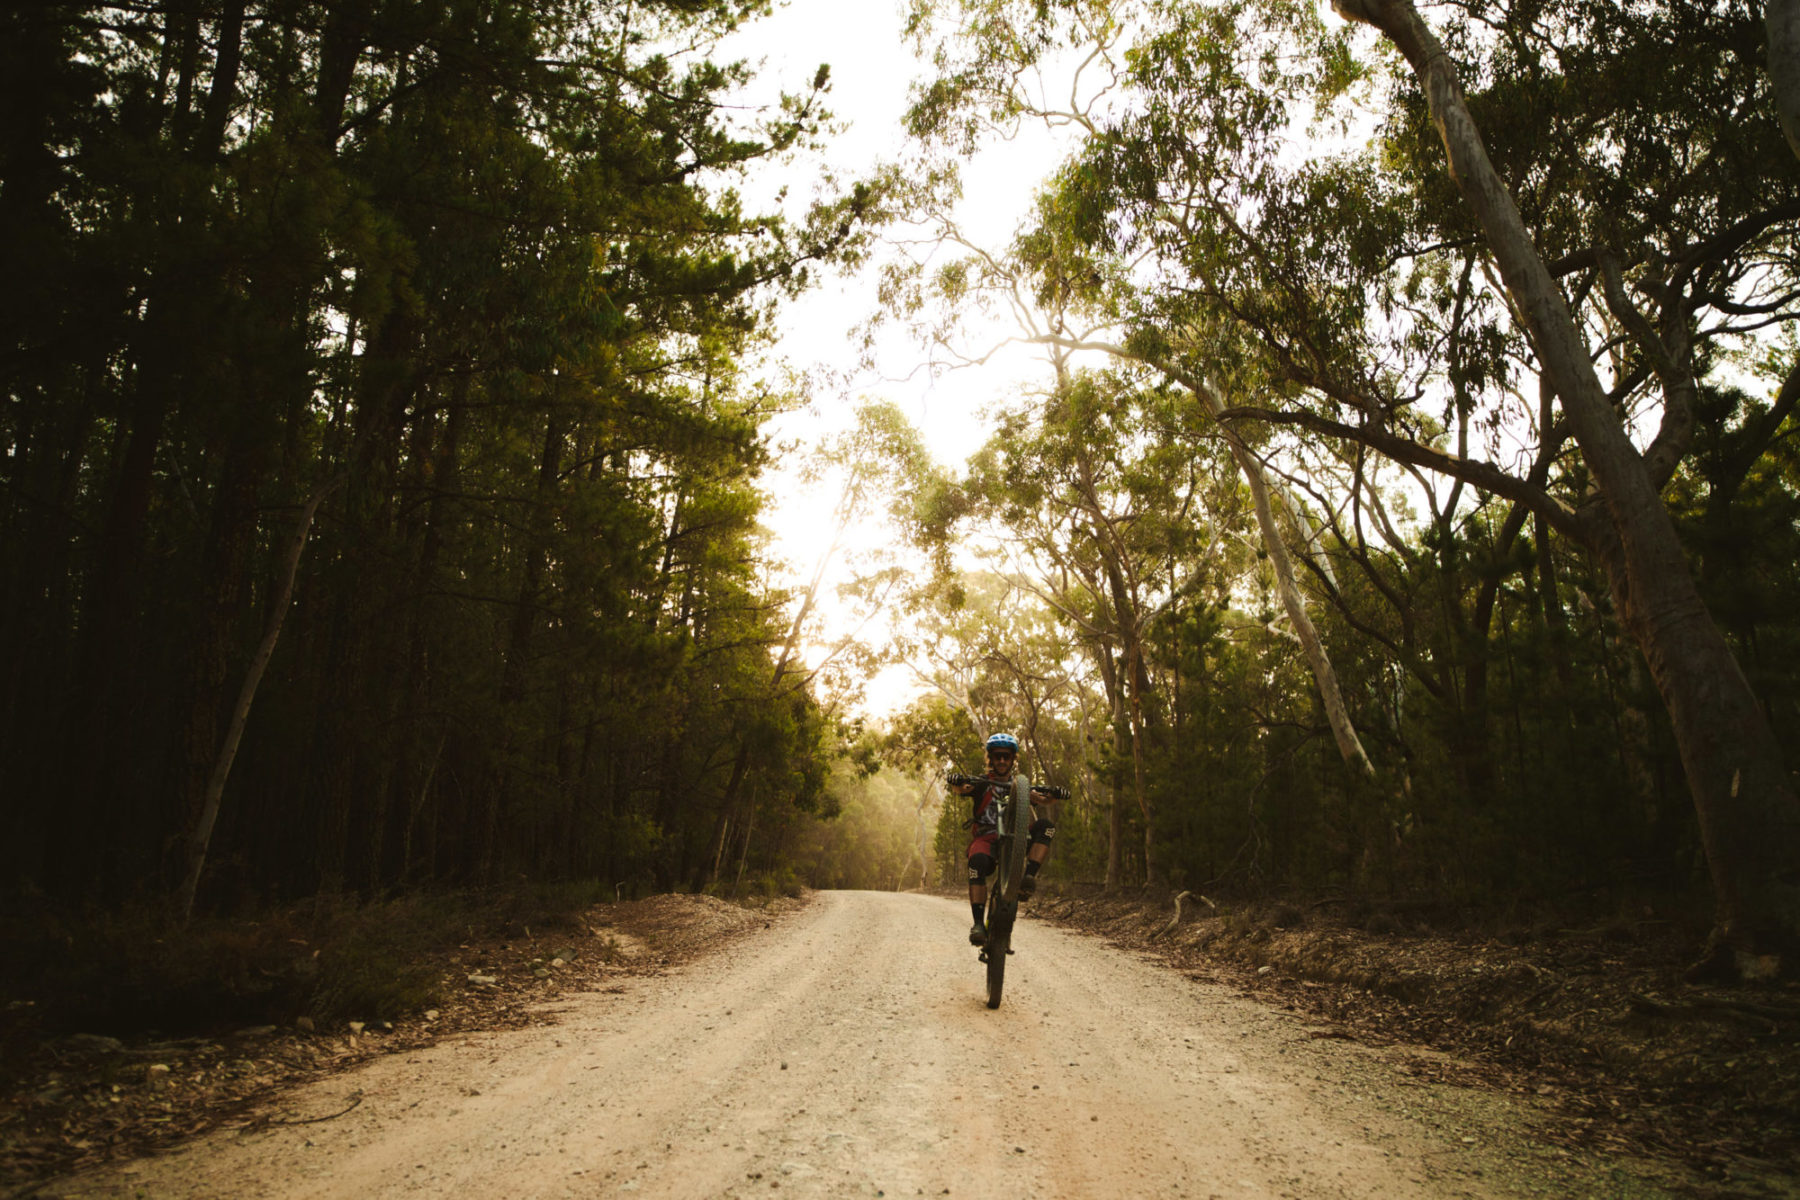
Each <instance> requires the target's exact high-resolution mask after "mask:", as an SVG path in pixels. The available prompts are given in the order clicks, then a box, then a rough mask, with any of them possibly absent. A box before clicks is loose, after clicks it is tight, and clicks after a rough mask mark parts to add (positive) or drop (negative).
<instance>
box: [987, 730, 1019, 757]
mask: <svg viewBox="0 0 1800 1200" xmlns="http://www.w3.org/2000/svg"><path fill="white" fill-rule="evenodd" d="M986 749H987V750H989V751H993V750H1010V751H1012V753H1013V756H1014V757H1015V758H1016V757H1018V754H1019V739H1018V738H1016V737H1014V736H1013V735H1012V734H1010V733H996V734H994V735H992V736H991V737H989V738H988V740H987V746H986Z"/></svg>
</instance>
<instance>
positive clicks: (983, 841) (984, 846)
mask: <svg viewBox="0 0 1800 1200" xmlns="http://www.w3.org/2000/svg"><path fill="white" fill-rule="evenodd" d="M999 837H1000V831H999V830H998V829H990V830H988V831H987V832H986V833H978V834H976V835H975V840H974V841H972V842H970V843H969V853H968V854H967V855H966V857H968V858H974V857H975V856H976V855H977V854H985V855H987V856H988V857H989V858H992V857H993V856H994V843H995V842H996V841H997V840H999Z"/></svg>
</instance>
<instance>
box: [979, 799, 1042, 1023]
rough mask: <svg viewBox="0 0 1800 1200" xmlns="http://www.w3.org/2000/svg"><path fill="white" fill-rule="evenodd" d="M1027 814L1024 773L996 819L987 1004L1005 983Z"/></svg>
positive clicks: (995, 998)
mask: <svg viewBox="0 0 1800 1200" xmlns="http://www.w3.org/2000/svg"><path fill="white" fill-rule="evenodd" d="M1030 817H1031V785H1030V783H1029V782H1027V781H1026V779H1025V777H1024V776H1022V775H1021V776H1019V777H1018V778H1016V779H1014V780H1013V794H1012V799H1011V802H1010V804H1008V806H1007V810H1006V812H1005V814H1004V815H1003V816H1002V818H1001V822H1000V844H999V846H997V847H996V849H997V850H998V851H999V855H998V857H999V860H1000V861H999V862H998V863H997V864H996V865H997V867H998V872H997V874H996V876H995V887H994V890H993V898H992V899H991V901H990V902H989V904H988V938H987V1006H988V1007H989V1008H999V1007H1000V994H1001V991H1002V990H1003V989H1004V988H1005V986H1006V955H1007V952H1008V950H1010V949H1011V947H1012V931H1013V922H1014V920H1016V919H1017V917H1018V915H1019V880H1020V878H1022V877H1023V876H1024V874H1025V852H1026V850H1027V849H1028V846H1027V845H1026V838H1025V829H1024V825H1025V822H1026V821H1027V820H1029V819H1030Z"/></svg>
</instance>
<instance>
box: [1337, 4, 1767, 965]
mask: <svg viewBox="0 0 1800 1200" xmlns="http://www.w3.org/2000/svg"><path fill="white" fill-rule="evenodd" d="M1334 3H1335V6H1336V8H1337V10H1338V12H1339V13H1341V14H1342V15H1343V16H1345V17H1347V18H1349V19H1352V20H1358V21H1363V22H1366V23H1367V24H1370V25H1372V26H1374V27H1375V28H1377V29H1378V30H1380V31H1381V32H1382V33H1383V34H1384V35H1386V36H1387V38H1388V39H1389V40H1390V41H1392V42H1393V43H1394V45H1395V46H1396V47H1397V48H1398V49H1399V51H1400V52H1401V54H1402V55H1404V56H1405V58H1406V60H1407V62H1408V63H1409V64H1410V65H1411V66H1412V69H1413V71H1414V72H1415V74H1416V75H1417V76H1418V79H1419V82H1420V85H1421V87H1422V88H1423V89H1424V92H1425V96H1426V99H1427V101H1428V103H1429V105H1430V111H1431V116H1432V121H1433V123H1434V124H1435V125H1436V127H1437V130H1438V134H1439V137H1440V138H1441V140H1442V142H1443V145H1444V149H1445V151H1446V154H1447V156H1448V159H1449V166H1450V173H1451V176H1452V177H1453V179H1454V180H1455V182H1456V184H1457V186H1458V188H1459V189H1460V190H1461V192H1462V194H1463V197H1464V199H1465V200H1466V201H1467V202H1468V204H1469V207H1470V208H1471V209H1472V210H1473V211H1474V213H1475V215H1476V218H1477V220H1479V221H1480V223H1481V226H1482V229H1483V231H1484V233H1485V234H1486V237H1487V241H1488V244H1489V247H1490V249H1491V250H1492V251H1493V253H1494V257H1495V261H1496V263H1497V264H1498V266H1499V268H1500V273H1501V277H1502V279H1503V280H1504V281H1505V283H1506V286H1507V289H1508V291H1509V292H1511V294H1512V296H1513V300H1514V303H1515V304H1516V305H1517V307H1518V310H1519V312H1520V314H1521V315H1522V317H1523V319H1524V321H1525V322H1526V325H1527V326H1528V328H1529V331H1530V333H1531V337H1532V341H1533V343H1534V345H1535V348H1536V349H1537V352H1538V355H1539V357H1540V359H1541V360H1542V364H1543V371H1544V373H1545V375H1546V376H1547V377H1548V378H1549V380H1550V382H1551V385H1552V387H1554V388H1555V390H1556V393H1557V395H1558V396H1559V397H1561V399H1562V404H1563V411H1564V413H1565V415H1566V416H1567V418H1568V421H1569V427H1570V429H1571V430H1572V431H1573V433H1574V436H1575V440H1576V442H1577V444H1578V445H1579V446H1580V448H1581V452H1582V457H1583V459H1584V460H1585V462H1586V463H1587V466H1588V468H1589V470H1590V471H1591V472H1592V475H1593V479H1594V482H1595V484H1596V485H1597V487H1598V490H1599V493H1600V497H1601V500H1602V504H1601V506H1600V509H1599V512H1598V513H1597V514H1596V515H1597V516H1598V517H1599V519H1597V520H1592V521H1590V522H1589V528H1590V529H1591V532H1592V543H1593V545H1594V547H1595V549H1596V550H1598V551H1599V553H1600V555H1601V557H1602V559H1603V561H1604V563H1605V566H1606V571H1607V576H1608V582H1609V584H1610V586H1611V589H1612V592H1613V596H1614V599H1615V600H1616V601H1617V604H1618V608H1619V612H1620V615H1621V617H1622V618H1623V619H1624V623H1625V627H1626V628H1627V629H1628V630H1629V631H1630V632H1631V635H1632V638H1633V640H1634V641H1636V643H1637V645H1638V647H1639V649H1640V650H1641V651H1642V652H1643V655H1644V659H1645V662H1646V663H1647V664H1648V666H1649V668H1650V672H1651V675H1652V677H1653V678H1654V680H1655V681H1656V686H1657V690H1658V692H1659V693H1660V694H1661V695H1662V698H1663V702H1664V703H1665V704H1666V705H1667V706H1668V710H1669V716H1670V719H1671V721H1672V723H1673V726H1674V732H1675V737H1676V741H1677V744H1678V746H1679V748H1680V753H1681V760H1682V766H1683V769H1684V771H1685V773H1686V775H1687V779H1688V786H1689V788H1690V790H1691V791H1692V793H1693V797H1694V805H1695V809H1696V811H1697V813H1698V816H1699V823H1700V830H1701V836H1702V838H1703V840H1704V843H1705V846H1706V853H1707V861H1708V864H1709V867H1710V869H1711V872H1712V878H1713V884H1714V888H1715V891H1716V893H1717V897H1718V900H1717V903H1718V909H1717V916H1716V919H1715V925H1714V934H1713V952H1712V954H1710V955H1709V960H1708V963H1707V964H1705V965H1708V966H1709V967H1710V968H1713V969H1721V968H1722V969H1726V970H1731V971H1735V972H1737V973H1739V974H1760V973H1769V972H1773V971H1776V970H1781V969H1782V968H1783V965H1784V964H1782V963H1781V961H1780V957H1781V956H1782V955H1784V954H1785V956H1786V958H1787V960H1788V961H1787V962H1786V964H1785V968H1786V970H1788V971H1792V970H1794V969H1795V966H1796V963H1795V961H1794V960H1795V958H1796V954H1795V953H1794V952H1795V951H1796V949H1800V879H1797V878H1796V871H1800V800H1797V799H1796V797H1795V793H1794V789H1793V785H1792V783H1791V781H1790V779H1789V777H1788V773H1787V769H1786V767H1785V766H1784V764H1783V762H1782V756H1781V751H1780V747H1779V746H1778V745H1777V744H1776V742H1775V738H1774V736H1773V733H1772V732H1771V730H1770V728H1769V724H1768V721H1767V719H1766V718H1765V716H1764V714H1763V712H1762V710H1761V708H1760V706H1759V705H1758V704H1757V701H1756V697H1755V695H1754V693H1753V692H1752V691H1751V688H1750V685H1749V682H1748V681H1747V680H1746V679H1745V677H1744V674H1743V672H1742V671H1741V670H1740V669H1739V667H1738V664H1737V661H1736V659H1735V658H1734V657H1733V656H1732V653H1731V650H1730V647H1729V645H1728V644H1727V643H1726V641H1725V638H1724V635H1723V634H1721V633H1720V632H1719V628H1718V625H1717V623H1716V622H1715V621H1714V620H1713V618H1712V615H1711V614H1710V613H1709V612H1708V611H1707V609H1706V606H1705V603H1704V602H1703V601H1702V600H1701V598H1700V594H1699V589H1698V587H1697V586H1696V584H1695V581H1694V577H1693V574H1692V571H1691V569H1690V568H1689V565H1688V562H1687V558H1686V555H1685V553H1684V551H1683V550H1682V547H1681V543H1680V541H1679V539H1678V538H1677V536H1676V532H1675V526H1674V522H1673V521H1672V520H1671V519H1670V516H1669V513H1668V510H1667V509H1666V508H1665V507H1664V506H1663V503H1662V498H1661V496H1660V495H1659V494H1658V492H1657V489H1656V487H1655V485H1654V483H1653V482H1652V479H1651V476H1650V473H1649V471H1648V470H1646V468H1645V464H1644V461H1643V459H1642V457H1641V456H1640V455H1639V454H1638V453H1637V451H1636V449H1635V448H1634V447H1633V446H1632V444H1631V442H1630V439H1629V438H1628V437H1627V435H1626V432H1625V429H1624V427H1623V426H1622V425H1621V424H1620V422H1619V420H1618V418H1617V416H1616V415H1615V414H1614V412H1613V409H1612V405H1611V404H1610V403H1609V402H1608V399H1607V395H1606V391H1605V389H1604V388H1603V387H1602V386H1601V383H1600V380H1599V378H1598V376H1597V375H1596V374H1595V372H1594V369H1593V365H1592V362H1591V361H1590V359H1589V357H1588V347H1587V345H1586V342H1585V341H1584V340H1583V338H1582V337H1581V334H1580V330H1579V329H1578V328H1577V326H1576V324H1575V320H1574V317H1573V315H1572V314H1571V313H1570V311H1569V307H1568V304H1567V301H1566V300H1565V298H1564V297H1563V295H1562V293H1561V291H1560V290H1558V288H1557V286H1556V283H1555V280H1554V279H1553V278H1552V277H1551V275H1550V273H1549V271H1548V270H1547V269H1546V267H1545V266H1544V262H1543V259H1542V258H1541V257H1540V256H1539V255H1538V253H1537V250H1536V247H1535V246H1534V244H1533V242H1532V240H1531V236H1530V233H1529V231H1528V230H1527V229H1526V228H1525V223H1524V219H1523V218H1522V217H1521V216H1520V214H1519V210H1518V207H1517V205H1516V204H1515V203H1514V202H1513V198H1512V194H1511V192H1510V191H1509V190H1508V189H1507V187H1506V184H1505V182H1504V181H1503V180H1501V178H1500V176H1499V173H1498V172H1497V171H1496V170H1495V169H1494V165H1493V163H1492V162H1491V161H1490V160H1489V158H1488V155H1487V150H1486V147H1485V145H1484V143H1483V141H1482V137H1481V132H1480V130H1479V128H1478V127H1477V126H1476V124H1475V121H1474V119H1473V117H1472V116H1471V115H1470V113H1469V110H1468V107H1467V105H1466V103H1465V101H1464V98H1463V92H1462V87H1461V84H1460V82H1459V80H1458V78H1457V74H1456V69H1455V66H1454V64H1453V63H1452V62H1451V59H1450V57H1449V55H1448V54H1446V53H1445V51H1444V48H1443V46H1442V45H1441V44H1440V43H1439V42H1438V40H1437V38H1436V36H1435V35H1434V34H1433V33H1432V32H1431V30H1430V28H1429V27H1428V26H1427V25H1426V24H1425V22H1424V20H1423V19H1422V18H1421V17H1420V15H1419V13H1418V11H1417V9H1415V8H1414V7H1413V5H1412V3H1411V2H1410V0H1334ZM1771 959H1773V961H1770V960H1771Z"/></svg>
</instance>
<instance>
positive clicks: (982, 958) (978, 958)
mask: <svg viewBox="0 0 1800 1200" xmlns="http://www.w3.org/2000/svg"><path fill="white" fill-rule="evenodd" d="M1008 953H1010V951H1008ZM987 960H988V957H987V951H986V950H983V951H982V952H981V953H980V954H978V955H976V956H975V961H976V962H986V961H987Z"/></svg>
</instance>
